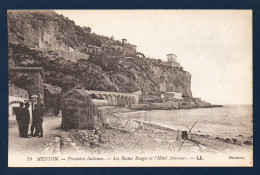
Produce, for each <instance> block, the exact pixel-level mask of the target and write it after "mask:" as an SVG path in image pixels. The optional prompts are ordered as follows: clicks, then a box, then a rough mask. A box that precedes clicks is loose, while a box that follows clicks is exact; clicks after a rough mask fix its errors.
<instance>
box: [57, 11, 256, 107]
mask: <svg viewBox="0 0 260 175" xmlns="http://www.w3.org/2000/svg"><path fill="white" fill-rule="evenodd" d="M55 11H56V12H57V13H58V14H63V15H64V16H66V17H68V18H69V19H71V20H73V21H75V24H76V25H79V26H81V27H83V26H86V27H91V29H92V32H94V33H96V34H99V35H104V36H108V37H110V36H112V35H113V36H114V38H115V39H116V40H121V39H122V38H126V39H127V40H128V42H129V43H131V44H134V45H136V46H137V51H140V52H142V53H144V54H145V55H146V56H149V57H152V58H156V59H161V60H163V61H166V55H167V54H168V53H174V54H175V55H177V60H178V61H179V62H180V64H181V65H182V67H183V68H184V70H185V71H188V72H190V73H191V75H192V78H191V91H192V94H193V97H200V98H202V99H203V100H206V101H208V102H210V103H212V104H252V69H253V68H252V11H250V10H55Z"/></svg>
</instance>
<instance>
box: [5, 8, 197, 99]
mask: <svg viewBox="0 0 260 175" xmlns="http://www.w3.org/2000/svg"><path fill="white" fill-rule="evenodd" d="M8 41H9V44H13V45H12V46H10V47H9V48H10V50H11V48H13V47H15V44H20V45H23V46H19V47H16V49H15V48H13V51H12V57H10V58H9V61H10V63H12V64H13V63H14V64H16V66H39V67H43V69H44V72H45V75H46V83H50V84H52V85H57V86H59V87H63V86H73V87H77V88H85V89H90V90H102V91H115V92H127V93H131V92H135V91H138V90H142V92H143V93H145V94H156V93H157V92H158V91H160V84H162V83H163V90H165V91H167V92H169V91H175V92H180V93H182V94H183V95H184V96H188V97H191V96H192V93H191V90H190V82H191V75H190V74H189V73H188V72H186V71H184V70H183V69H182V68H178V67H177V68H175V67H171V66H166V65H163V64H162V63H161V62H160V61H158V60H155V59H149V58H145V57H138V56H137V55H136V52H135V51H134V50H131V48H126V47H122V43H121V42H120V41H115V40H113V39H109V38H108V37H105V36H100V35H97V34H94V33H89V32H86V30H84V28H81V27H79V26H76V25H75V23H74V22H73V21H71V20H69V19H66V18H64V17H62V16H61V15H58V14H56V13H55V12H53V11H40V12H39V11H37V12H35V11H23V12H21V11H8ZM89 46H91V47H95V48H96V49H99V48H101V49H102V46H103V47H104V46H106V47H107V48H106V49H105V50H106V51H102V52H100V53H99V54H97V53H98V52H96V54H93V53H91V54H89V52H90V49H89ZM110 46H111V47H110ZM112 46H113V47H115V46H118V47H120V48H121V47H122V50H121V51H120V52H116V53H115V52H113V47H112ZM21 47H24V48H26V49H24V51H23V50H22V49H21ZM28 48H30V49H28ZM124 48H125V49H124ZM51 50H53V51H54V52H55V54H52V53H49V52H50V51H51ZM140 54H142V53H140ZM127 56H128V57H129V58H125V57H127ZM163 72H164V73H163ZM162 74H164V78H163V79H164V80H160V77H161V75H162ZM162 81H163V82H162Z"/></svg>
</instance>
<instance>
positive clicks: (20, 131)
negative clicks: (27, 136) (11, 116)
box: [16, 102, 24, 137]
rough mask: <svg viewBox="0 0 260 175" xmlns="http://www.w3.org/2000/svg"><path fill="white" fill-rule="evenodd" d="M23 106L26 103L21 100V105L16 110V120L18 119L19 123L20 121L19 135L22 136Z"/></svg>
mask: <svg viewBox="0 0 260 175" xmlns="http://www.w3.org/2000/svg"><path fill="white" fill-rule="evenodd" d="M23 106H24V103H23V102H20V107H19V108H18V109H17V111H16V120H17V123H18V130H19V136H20V137H21V136H22V126H21V117H22V115H23V114H22V112H23Z"/></svg>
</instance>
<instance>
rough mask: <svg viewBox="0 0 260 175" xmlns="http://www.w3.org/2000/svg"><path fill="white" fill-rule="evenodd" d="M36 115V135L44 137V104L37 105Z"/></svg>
mask: <svg viewBox="0 0 260 175" xmlns="http://www.w3.org/2000/svg"><path fill="white" fill-rule="evenodd" d="M34 115H35V116H34V120H35V122H36V132H35V134H34V136H35V137H36V136H39V137H43V128H42V123H43V115H44V109H43V104H39V105H37V107H36V108H35V113H34Z"/></svg>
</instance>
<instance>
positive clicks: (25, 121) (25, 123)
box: [20, 102, 30, 138]
mask: <svg viewBox="0 0 260 175" xmlns="http://www.w3.org/2000/svg"><path fill="white" fill-rule="evenodd" d="M29 106H30V104H29V103H28V102H26V103H25V108H24V109H23V112H22V115H21V120H20V121H21V126H22V136H21V137H22V138H30V137H28V128H29V122H30V111H29Z"/></svg>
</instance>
